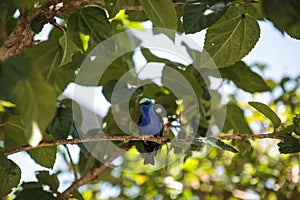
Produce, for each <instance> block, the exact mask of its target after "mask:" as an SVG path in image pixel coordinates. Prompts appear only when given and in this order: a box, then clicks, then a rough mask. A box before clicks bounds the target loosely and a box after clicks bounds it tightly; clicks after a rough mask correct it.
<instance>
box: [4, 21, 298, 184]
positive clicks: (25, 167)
mask: <svg viewBox="0 0 300 200" xmlns="http://www.w3.org/2000/svg"><path fill="white" fill-rule="evenodd" d="M259 25H260V28H261V37H260V39H259V41H258V43H257V44H256V46H255V47H254V49H253V50H252V51H251V52H250V53H249V54H248V55H247V56H246V57H245V58H244V59H243V60H244V61H245V62H246V63H247V64H253V63H262V64H265V65H267V66H268V68H267V69H266V71H265V74H264V75H263V76H264V77H265V78H272V79H275V80H280V78H281V77H283V76H285V75H287V76H292V77H295V76H297V75H299V74H300V41H298V40H295V39H292V38H291V37H289V36H288V35H286V34H282V33H280V32H279V31H278V30H276V29H274V27H273V25H272V23H270V22H268V21H263V22H260V23H259ZM51 28H52V26H51V25H46V26H45V28H44V29H43V31H42V32H41V33H40V34H38V35H37V36H36V37H35V39H41V40H45V39H47V35H48V33H49V31H50V29H51ZM187 37H188V38H190V39H192V40H194V41H195V42H196V43H199V45H201V44H202V45H203V42H204V32H200V33H197V34H193V35H187ZM72 87H74V85H73V86H72V85H71V86H70V87H68V89H67V91H66V92H65V95H66V96H68V97H72V96H73V94H72V91H73V90H72ZM74 98H75V99H77V100H78V101H79V102H80V103H82V104H83V105H84V106H85V107H87V108H91V109H93V106H92V107H89V103H88V101H86V100H85V99H84V95H78V96H76V94H75V96H74ZM96 98H100V99H102V100H99V101H104V99H103V96H99V97H96ZM262 100H263V97H262ZM107 106H108V105H107ZM104 107H105V106H104ZM101 112H102V114H104V113H105V111H103V110H102V111H101V110H100V111H99V113H101ZM70 148H71V151H73V150H74V151H75V152H76V151H77V150H76V147H72V146H70ZM73 148H74V149H73ZM9 158H10V159H12V160H13V161H14V162H16V163H17V164H18V165H19V166H20V168H21V170H22V177H21V181H35V180H36V179H35V178H34V176H32V175H33V174H34V173H35V171H38V170H43V169H45V168H42V167H41V166H39V165H37V164H35V163H34V161H33V160H32V159H30V157H29V156H28V155H27V154H26V153H24V152H21V153H16V154H14V155H11V156H9ZM75 162H76V158H75ZM24 163H26V164H24ZM61 163H63V161H62V158H60V157H58V159H57V160H56V163H55V166H54V168H56V169H58V168H63V169H66V166H64V165H62V164H61ZM64 180H65V179H64ZM69 181H72V180H70V178H69ZM65 185H69V183H65ZM60 189H62V188H60Z"/></svg>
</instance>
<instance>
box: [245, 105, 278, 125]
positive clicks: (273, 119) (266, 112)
mask: <svg viewBox="0 0 300 200" xmlns="http://www.w3.org/2000/svg"><path fill="white" fill-rule="evenodd" d="M248 104H249V105H250V106H252V107H253V108H255V109H256V110H257V111H258V112H260V113H262V114H263V115H264V116H266V117H267V118H268V119H269V120H270V121H271V122H272V124H273V126H274V129H276V128H277V127H279V126H280V124H281V120H280V118H279V117H278V116H277V114H276V113H275V112H274V111H273V110H272V109H271V108H269V107H268V106H267V105H265V104H263V103H260V102H254V101H253V102H249V103H248Z"/></svg>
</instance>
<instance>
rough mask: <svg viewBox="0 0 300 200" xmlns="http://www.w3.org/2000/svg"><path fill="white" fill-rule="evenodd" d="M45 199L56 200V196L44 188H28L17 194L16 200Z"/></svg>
mask: <svg viewBox="0 0 300 200" xmlns="http://www.w3.org/2000/svg"><path fill="white" fill-rule="evenodd" d="M30 199H43V200H55V199H56V198H54V196H53V195H52V194H51V193H49V192H46V191H44V190H43V189H42V188H28V189H24V190H22V191H21V192H19V193H17V195H16V198H15V200H30Z"/></svg>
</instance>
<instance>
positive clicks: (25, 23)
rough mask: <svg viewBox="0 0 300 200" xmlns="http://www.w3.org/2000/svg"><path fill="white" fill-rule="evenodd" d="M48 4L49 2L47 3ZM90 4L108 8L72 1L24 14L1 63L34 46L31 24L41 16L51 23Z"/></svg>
mask: <svg viewBox="0 0 300 200" xmlns="http://www.w3.org/2000/svg"><path fill="white" fill-rule="evenodd" d="M47 4H48V2H47ZM89 4H97V5H99V6H100V7H102V8H104V9H105V8H106V7H105V4H104V3H103V2H101V1H99V0H73V1H72V0H71V1H68V2H59V3H58V2H57V0H55V1H53V3H52V5H50V6H45V5H43V6H41V7H39V8H34V9H32V10H30V11H29V13H26V14H25V13H22V14H21V15H20V16H19V18H18V21H17V25H16V27H15V29H14V30H13V32H12V33H11V34H10V35H9V37H8V38H7V39H6V40H5V42H4V43H3V45H2V46H1V48H0V61H4V60H6V59H7V58H9V57H10V56H14V55H18V54H20V53H21V52H22V51H23V50H24V48H26V47H27V46H29V45H31V44H33V37H34V35H35V33H34V32H33V31H32V30H31V27H30V23H31V22H32V21H33V20H34V19H36V18H37V17H39V16H43V17H45V18H46V20H48V21H49V22H51V20H52V19H53V18H54V17H55V16H57V15H59V14H62V13H70V12H73V11H75V10H78V9H80V8H82V7H84V6H86V5H89ZM183 6H184V3H174V7H183ZM122 9H124V10H136V11H139V10H143V9H144V8H143V7H142V6H124V7H123V8H122Z"/></svg>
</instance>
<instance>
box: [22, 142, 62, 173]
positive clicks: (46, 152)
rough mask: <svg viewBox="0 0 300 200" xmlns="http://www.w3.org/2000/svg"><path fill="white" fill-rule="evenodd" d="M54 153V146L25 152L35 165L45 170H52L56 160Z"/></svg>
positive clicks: (55, 149)
mask: <svg viewBox="0 0 300 200" xmlns="http://www.w3.org/2000/svg"><path fill="white" fill-rule="evenodd" d="M56 152H57V148H56V146H51V147H41V148H38V149H32V150H29V151H27V153H28V154H29V155H30V156H31V158H32V159H33V160H34V161H35V162H36V163H38V164H40V165H41V166H43V167H46V168H53V165H54V162H55V159H56Z"/></svg>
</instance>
